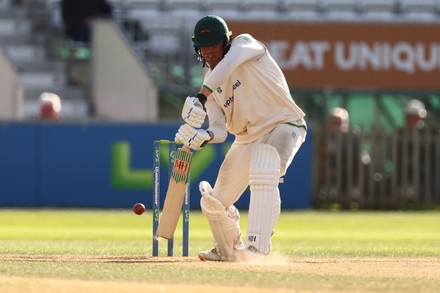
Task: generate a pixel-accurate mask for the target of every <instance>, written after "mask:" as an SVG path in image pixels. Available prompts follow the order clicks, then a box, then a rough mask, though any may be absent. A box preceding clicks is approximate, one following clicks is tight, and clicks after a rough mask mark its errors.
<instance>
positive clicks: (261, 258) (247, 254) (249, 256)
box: [241, 246, 269, 263]
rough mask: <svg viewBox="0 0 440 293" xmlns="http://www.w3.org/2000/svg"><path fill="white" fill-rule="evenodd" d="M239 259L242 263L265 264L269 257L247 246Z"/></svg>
mask: <svg viewBox="0 0 440 293" xmlns="http://www.w3.org/2000/svg"><path fill="white" fill-rule="evenodd" d="M241 259H242V261H244V262H253V263H262V262H267V260H268V259H269V256H268V255H266V254H264V253H261V252H259V251H258V250H257V249H256V248H255V247H253V246H249V247H248V248H247V249H246V250H245V251H244V253H243V255H242V258H241Z"/></svg>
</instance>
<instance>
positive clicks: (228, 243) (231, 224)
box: [200, 181, 244, 261]
mask: <svg viewBox="0 0 440 293" xmlns="http://www.w3.org/2000/svg"><path fill="white" fill-rule="evenodd" d="M200 192H201V193H202V198H201V200H200V206H201V208H202V212H203V214H204V215H205V216H206V217H207V218H208V222H209V226H210V228H211V232H212V236H213V238H214V245H215V248H216V249H217V252H218V253H219V255H220V256H221V258H222V260H228V261H234V260H235V259H234V249H235V250H241V249H243V248H244V244H243V241H242V240H241V230H240V223H239V221H240V214H239V213H238V210H237V208H236V207H235V206H233V205H232V206H230V207H229V208H227V209H226V208H225V207H224V206H223V204H222V203H221V202H220V201H219V200H217V199H216V198H215V197H213V196H212V188H211V186H210V185H209V183H208V182H206V181H202V182H200Z"/></svg>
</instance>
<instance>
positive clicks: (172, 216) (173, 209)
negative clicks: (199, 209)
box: [156, 146, 192, 239]
mask: <svg viewBox="0 0 440 293" xmlns="http://www.w3.org/2000/svg"><path fill="white" fill-rule="evenodd" d="M191 158H192V153H191V151H190V150H189V148H187V147H185V146H184V147H182V148H180V149H178V150H177V151H176V155H175V159H174V165H173V170H172V172H171V178H170V183H169V185H168V190H167V193H166V196H165V202H164V206H163V210H162V215H161V216H160V220H159V226H158V227H157V230H156V236H159V237H162V238H165V239H173V237H174V232H175V231H176V227H177V222H178V221H179V216H180V213H181V212H182V206H183V201H184V198H185V192H186V183H187V182H188V174H189V168H190V165H191Z"/></svg>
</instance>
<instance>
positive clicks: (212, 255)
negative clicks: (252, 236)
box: [199, 247, 244, 261]
mask: <svg viewBox="0 0 440 293" xmlns="http://www.w3.org/2000/svg"><path fill="white" fill-rule="evenodd" d="M243 252H244V250H239V249H234V257H233V259H226V258H224V257H222V256H221V255H220V254H219V253H218V251H217V248H215V247H214V248H213V249H211V250H207V251H202V252H200V253H199V259H200V260H201V261H242V253H243Z"/></svg>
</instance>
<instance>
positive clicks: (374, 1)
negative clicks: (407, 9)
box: [360, 0, 397, 21]
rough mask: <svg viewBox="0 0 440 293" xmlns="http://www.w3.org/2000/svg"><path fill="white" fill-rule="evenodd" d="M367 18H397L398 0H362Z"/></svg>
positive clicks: (363, 10)
mask: <svg viewBox="0 0 440 293" xmlns="http://www.w3.org/2000/svg"><path fill="white" fill-rule="evenodd" d="M360 7H361V11H362V15H363V18H364V19H365V20H371V21H392V20H395V19H396V18H397V0H361V6H360Z"/></svg>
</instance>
